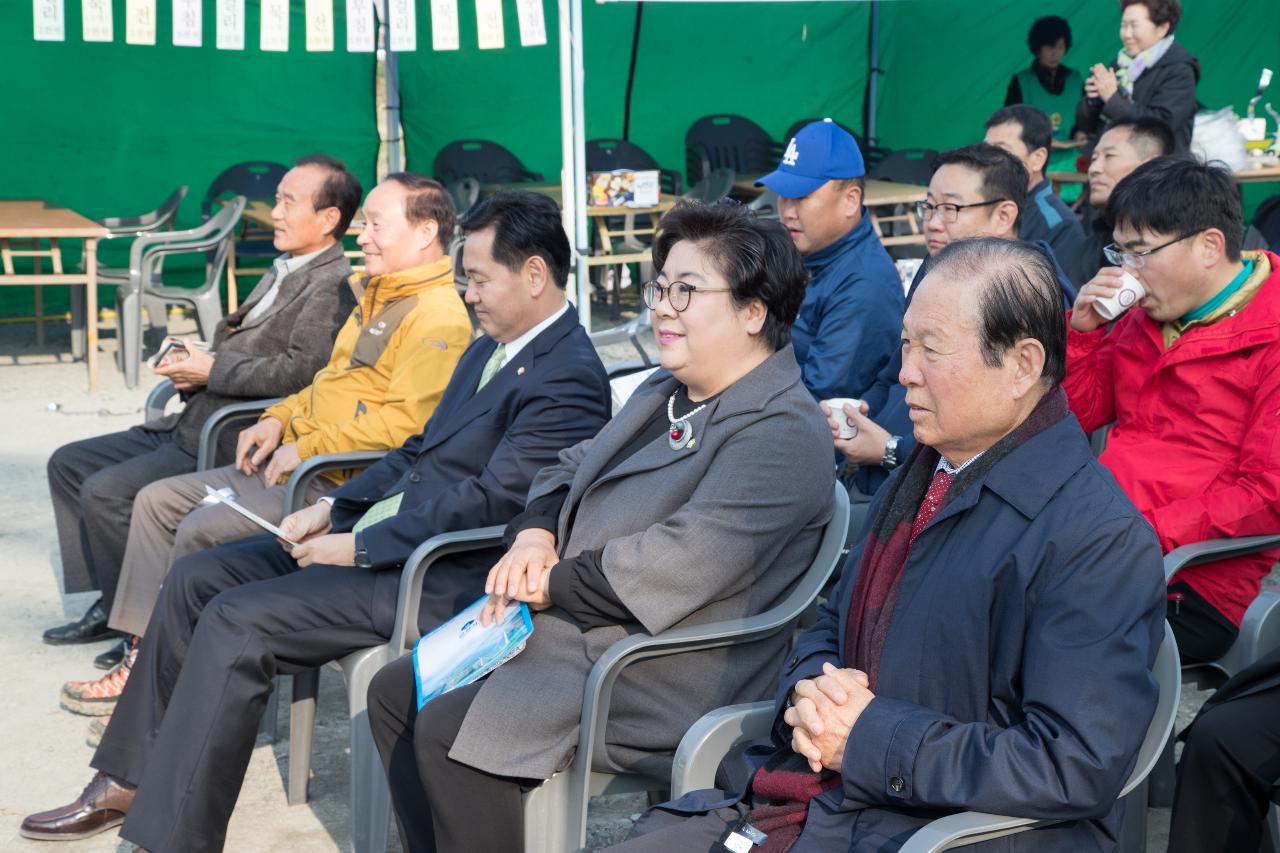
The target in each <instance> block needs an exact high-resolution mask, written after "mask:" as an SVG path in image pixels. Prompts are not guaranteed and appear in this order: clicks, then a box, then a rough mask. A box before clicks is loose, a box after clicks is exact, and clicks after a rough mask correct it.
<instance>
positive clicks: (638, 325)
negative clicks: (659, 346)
mask: <svg viewBox="0 0 1280 853" xmlns="http://www.w3.org/2000/svg"><path fill="white" fill-rule="evenodd" d="M641 335H643V336H645V337H647V338H652V337H653V322H652V320H651V318H650V316H649V311H648V309H645V310H643V311H641V312H640V313H639V314H637V315H636V316H635V318H634V319H632V320H630V321H628V322H626V323H623V324H622V325H620V326H614V327H613V328H610V329H603V330H601V331H599V332H592V333H591V334H590V335H588V337H589V338H590V339H591V345H592V346H593V347H595V348H596V349H597V350H599V349H600V348H601V347H606V346H612V345H613V344H621V343H626V342H628V341H629V342H630V343H631V345H632V346H633V347H635V350H636V352H637V353H639V354H640V363H641V365H642V366H644V367H652V366H653V359H651V358H650V357H649V351H648V350H646V349H645V348H644V342H643V341H642V339H641Z"/></svg>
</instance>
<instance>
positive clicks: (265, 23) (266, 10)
mask: <svg viewBox="0 0 1280 853" xmlns="http://www.w3.org/2000/svg"><path fill="white" fill-rule="evenodd" d="M261 36H262V38H261V41H260V43H259V45H258V46H259V47H260V48H261V49H262V50H277V51H287V50H288V49H289V0H262V32H261Z"/></svg>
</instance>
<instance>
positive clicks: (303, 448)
mask: <svg viewBox="0 0 1280 853" xmlns="http://www.w3.org/2000/svg"><path fill="white" fill-rule="evenodd" d="M363 212H364V228H363V230H362V231H361V233H360V237H359V240H358V242H359V244H360V247H361V248H362V249H363V250H364V254H365V272H364V273H357V274H355V275H353V276H352V277H351V282H350V283H351V288H352V290H353V291H354V292H355V295H356V300H357V305H356V308H355V310H354V311H352V313H351V316H350V317H349V318H348V319H347V322H346V324H345V325H344V326H343V327H342V329H341V330H340V331H339V332H338V337H337V339H336V340H335V341H334V346H333V352H332V354H331V356H330V358H329V362H328V364H326V365H325V366H324V367H322V368H321V369H320V370H319V371H318V372H317V373H316V374H315V377H314V378H313V379H312V381H311V384H310V385H308V386H307V387H306V388H303V389H302V390H301V391H299V392H297V393H296V394H293V395H292V396H290V397H286V398H285V399H284V400H282V401H280V402H279V403H277V404H275V405H273V406H271V407H270V408H268V409H267V410H266V411H265V412H264V413H263V415H262V418H261V419H260V420H259V421H258V423H257V424H255V425H254V426H252V427H250V428H248V429H246V430H244V431H243V432H241V433H240V436H239V440H238V443H237V448H236V462H235V464H234V465H228V466H225V467H222V468H215V469H212V470H209V471H198V472H196V473H194V474H187V475H183V476H180V477H170V478H167V479H164V480H159V481H157V482H155V483H152V484H151V485H149V486H147V487H146V488H144V489H143V490H142V491H141V492H139V493H138V496H137V498H136V499H135V502H134V508H133V518H132V520H131V522H130V525H129V537H128V544H127V545H126V547H125V556H124V564H123V572H122V575H121V579H120V587H119V591H118V592H117V594H116V598H115V603H114V605H113V607H112V611H111V618H110V620H109V624H110V625H111V626H112V627H114V628H116V629H117V630H120V631H124V632H126V633H128V634H132V635H134V636H135V637H136V636H141V635H142V633H143V632H144V631H145V630H146V626H147V622H148V620H149V619H150V618H151V610H152V608H153V607H154V605H155V601H156V597H157V596H158V594H159V590H160V584H161V582H162V581H163V580H164V576H165V575H166V574H167V573H168V570H169V567H170V566H171V565H172V563H173V561H174V560H175V559H177V558H178V557H180V556H182V555H184V554H188V553H191V552H193V551H199V550H202V549H204V548H208V547H211V546H213V545H217V544H221V543H223V542H229V541H233V540H235V539H241V538H244V537H245V536H252V535H254V534H256V533H260V532H261V531H260V530H259V528H258V527H257V526H255V525H254V524H253V522H251V521H248V520H247V519H245V518H244V517H242V516H241V515H239V514H238V513H236V512H235V511H234V510H232V509H230V508H228V507H225V506H220V505H213V506H201V505H200V504H201V501H202V499H204V498H205V495H206V491H205V486H206V485H207V486H212V487H213V488H215V489H220V488H225V487H230V488H231V489H232V490H233V491H234V492H235V493H236V495H237V499H238V501H239V502H240V503H241V504H242V505H244V506H246V507H248V508H249V509H250V510H252V511H253V512H254V513H256V514H258V515H260V516H262V517H263V518H266V519H267V520H269V521H272V522H277V523H278V522H279V521H280V520H281V519H282V518H283V517H284V514H285V507H284V490H285V486H284V483H286V482H287V481H288V474H289V473H290V472H291V471H293V470H294V469H295V468H297V467H298V465H300V464H301V463H302V461H303V460H305V459H308V458H310V457H312V456H317V455H320V454H325V453H341V452H346V451H352V450H391V449H394V448H396V447H399V446H400V445H401V444H403V443H404V441H405V439H407V438H409V437H410V436H411V435H414V434H415V433H418V432H420V431H421V430H422V428H423V424H424V423H426V422H427V420H428V419H429V418H430V417H431V414H432V412H434V411H435V408H436V405H437V404H438V403H439V401H440V395H441V394H442V393H443V392H444V389H445V386H446V385H448V384H449V378H450V377H451V376H452V375H453V370H454V367H455V366H456V365H457V363H458V359H459V358H461V357H462V353H463V351H464V350H465V349H466V348H467V345H468V344H469V343H470V341H471V322H470V320H469V319H468V316H467V309H466V305H465V304H464V303H463V301H462V299H461V298H460V297H459V295H458V292H457V290H456V289H455V287H454V279H453V269H452V264H451V261H450V259H449V256H448V254H447V252H446V247H447V245H448V241H449V239H450V238H451V237H452V236H453V231H454V209H453V201H452V198H451V197H450V195H449V193H448V192H447V191H446V190H445V189H444V187H442V186H441V185H440V184H438V183H437V182H435V181H433V180H430V179H429V178H425V177H422V176H421V175H416V174H413V173H408V172H401V173H397V174H392V175H388V176H387V178H386V180H384V181H383V182H382V183H381V184H379V185H378V186H377V187H375V188H374V189H373V190H372V191H371V192H370V193H369V195H368V197H367V198H366V199H365V203H364V208H363ZM342 479H344V478H343V477H342V476H340V475H338V476H331V477H321V478H317V479H316V480H315V481H313V482H312V484H311V487H310V488H309V489H308V491H307V503H308V504H310V503H313V502H314V501H315V500H316V499H317V498H318V497H319V496H320V495H322V494H324V493H326V492H328V491H330V490H332V489H333V488H334V487H335V486H336V485H338V484H339V483H340V482H341V481H342ZM192 510H194V511H192ZM134 654H136V643H134V644H133V648H131V650H130V652H129V653H128V654H126V656H125V659H124V661H123V662H122V663H121V664H120V667H119V668H118V670H119V671H117V670H113V671H112V672H111V673H108V675H107V676H104V677H103V678H102V679H99V680H97V681H72V682H68V683H67V684H65V685H64V686H63V689H62V705H63V707H64V708H67V709H68V710H72V711H76V712H78V713H84V714H88V715H91V716H103V715H107V714H110V713H111V710H112V708H114V706H115V700H116V698H117V697H118V696H119V695H120V691H121V690H122V689H123V687H124V683H125V681H126V680H127V676H128V668H129V665H130V664H131V663H132V660H133V656H134ZM91 739H92V735H91Z"/></svg>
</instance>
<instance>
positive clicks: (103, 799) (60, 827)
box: [18, 771, 134, 841]
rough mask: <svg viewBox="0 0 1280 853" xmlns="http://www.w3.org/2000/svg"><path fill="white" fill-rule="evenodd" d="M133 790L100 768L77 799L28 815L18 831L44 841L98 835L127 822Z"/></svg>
mask: <svg viewBox="0 0 1280 853" xmlns="http://www.w3.org/2000/svg"><path fill="white" fill-rule="evenodd" d="M133 791H134V789H133V788H127V787H125V786H124V785H123V784H121V783H120V782H117V781H116V780H115V779H112V778H111V777H110V776H108V775H107V774H105V773H103V772H102V771H98V772H97V773H95V774H94V776H93V779H91V780H90V781H89V784H88V785H86V786H85V789H84V790H83V791H82V792H81V793H80V796H79V797H77V798H76V800H75V802H73V803H70V804H68V805H65V806H63V807H62V808H58V809H52V810H50V811H47V812H39V813H38V814H33V815H30V816H28V817H27V818H26V819H25V820H23V821H22V826H21V827H20V828H19V829H18V832H19V833H20V834H21V835H22V836H23V837H24V838H37V839H40V840H43V841H73V840H75V839H77V838H88V837H89V836H91V835H97V834H98V833H99V832H103V831H105V830H108V829H111V828H112V827H114V826H119V825H120V824H122V823H124V816H125V814H126V813H127V812H128V811H129V805H130V804H131V803H132V802H133Z"/></svg>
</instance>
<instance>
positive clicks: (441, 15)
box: [431, 0, 462, 50]
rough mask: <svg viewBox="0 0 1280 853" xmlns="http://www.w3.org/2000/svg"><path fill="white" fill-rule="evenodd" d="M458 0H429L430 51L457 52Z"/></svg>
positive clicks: (458, 42) (459, 43) (459, 44)
mask: <svg viewBox="0 0 1280 853" xmlns="http://www.w3.org/2000/svg"><path fill="white" fill-rule="evenodd" d="M461 46H462V44H461V42H460V41H459V40H458V0H431V49H432V50H458V49H459V48H460V47H461Z"/></svg>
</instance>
